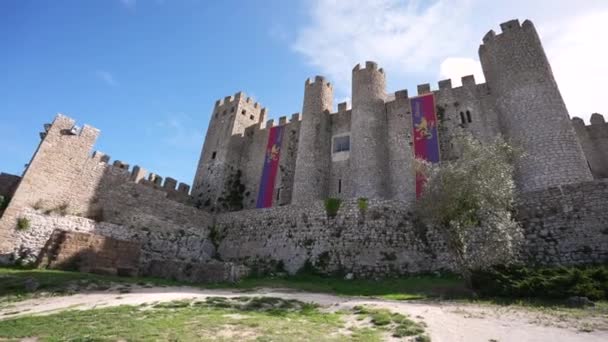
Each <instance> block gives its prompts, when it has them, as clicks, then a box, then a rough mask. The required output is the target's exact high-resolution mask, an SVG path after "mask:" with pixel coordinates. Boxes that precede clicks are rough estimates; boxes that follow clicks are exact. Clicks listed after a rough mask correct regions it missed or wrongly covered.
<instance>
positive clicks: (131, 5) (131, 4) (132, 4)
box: [120, 0, 137, 9]
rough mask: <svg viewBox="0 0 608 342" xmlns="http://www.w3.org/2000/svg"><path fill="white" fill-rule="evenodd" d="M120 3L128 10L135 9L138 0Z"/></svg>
mask: <svg viewBox="0 0 608 342" xmlns="http://www.w3.org/2000/svg"><path fill="white" fill-rule="evenodd" d="M120 3H121V4H122V5H123V6H125V7H126V8H128V9H135V6H137V0H120Z"/></svg>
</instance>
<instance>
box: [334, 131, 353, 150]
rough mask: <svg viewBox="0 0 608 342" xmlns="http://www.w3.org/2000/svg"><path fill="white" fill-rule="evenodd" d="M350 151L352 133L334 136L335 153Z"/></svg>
mask: <svg viewBox="0 0 608 342" xmlns="http://www.w3.org/2000/svg"><path fill="white" fill-rule="evenodd" d="M346 151H350V135H345V136H341V137H335V138H334V153H336V152H346Z"/></svg>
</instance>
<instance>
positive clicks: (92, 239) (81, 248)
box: [37, 230, 141, 276]
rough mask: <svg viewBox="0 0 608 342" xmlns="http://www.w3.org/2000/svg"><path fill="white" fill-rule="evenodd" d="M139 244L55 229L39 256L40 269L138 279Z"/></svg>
mask: <svg viewBox="0 0 608 342" xmlns="http://www.w3.org/2000/svg"><path fill="white" fill-rule="evenodd" d="M140 251H141V248H140V245H139V244H138V243H135V242H130V241H122V240H117V239H113V238H109V237H105V236H101V235H97V234H87V233H76V232H67V231H64V230H55V231H54V232H53V234H52V235H51V237H50V238H49V240H48V241H47V243H46V245H45V246H44V248H43V249H42V252H41V253H40V255H39V256H38V262H37V264H38V267H43V268H56V269H62V270H78V271H81V272H92V273H99V274H111V275H124V276H136V275H137V274H138V270H139V254H140Z"/></svg>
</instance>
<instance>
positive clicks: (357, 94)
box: [350, 62, 405, 198]
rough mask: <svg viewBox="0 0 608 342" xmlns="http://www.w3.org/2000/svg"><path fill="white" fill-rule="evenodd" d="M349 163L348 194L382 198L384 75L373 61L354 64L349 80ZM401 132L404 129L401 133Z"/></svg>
mask: <svg viewBox="0 0 608 342" xmlns="http://www.w3.org/2000/svg"><path fill="white" fill-rule="evenodd" d="M352 82H353V83H352V87H353V90H352V97H353V99H352V101H353V109H352V118H351V151H350V166H351V172H352V192H351V193H352V196H353V197H366V198H382V197H385V196H386V194H387V189H386V180H387V179H388V171H387V170H388V165H387V163H388V162H387V149H386V140H387V125H386V122H387V119H386V107H385V104H384V101H385V99H386V78H385V75H384V71H383V70H382V69H378V65H377V64H376V63H374V62H366V63H365V68H364V69H361V67H360V65H359V64H357V66H355V68H354V69H353V79H352ZM404 133H405V132H404Z"/></svg>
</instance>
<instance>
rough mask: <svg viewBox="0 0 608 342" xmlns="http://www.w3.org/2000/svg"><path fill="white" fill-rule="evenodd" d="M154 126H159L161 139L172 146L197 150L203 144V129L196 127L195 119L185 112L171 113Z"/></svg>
mask: <svg viewBox="0 0 608 342" xmlns="http://www.w3.org/2000/svg"><path fill="white" fill-rule="evenodd" d="M156 126H157V127H158V128H160V129H161V130H162V131H163V132H162V136H163V141H164V142H165V143H166V144H168V145H170V146H173V147H176V148H180V149H188V150H199V149H200V148H201V146H202V144H203V140H204V136H203V131H202V130H200V129H196V128H194V127H197V126H196V125H195V120H194V119H193V118H192V117H190V116H189V115H187V114H185V113H171V114H169V115H168V116H167V117H166V118H165V119H163V120H162V121H159V122H158V123H157V124H156Z"/></svg>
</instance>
